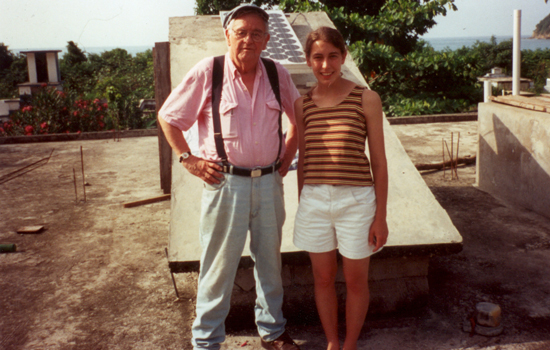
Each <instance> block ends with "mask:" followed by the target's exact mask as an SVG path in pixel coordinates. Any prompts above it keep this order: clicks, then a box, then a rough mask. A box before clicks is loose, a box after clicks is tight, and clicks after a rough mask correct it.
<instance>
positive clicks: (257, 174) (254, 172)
mask: <svg viewBox="0 0 550 350" xmlns="http://www.w3.org/2000/svg"><path fill="white" fill-rule="evenodd" d="M260 176H262V169H261V168H256V169H252V170H250V177H260Z"/></svg>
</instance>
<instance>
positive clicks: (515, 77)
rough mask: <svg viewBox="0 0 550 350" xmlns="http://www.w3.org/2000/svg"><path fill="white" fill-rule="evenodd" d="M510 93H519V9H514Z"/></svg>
mask: <svg viewBox="0 0 550 350" xmlns="http://www.w3.org/2000/svg"><path fill="white" fill-rule="evenodd" d="M512 52H513V62H512V95H519V88H520V77H521V10H514V42H513V51H512Z"/></svg>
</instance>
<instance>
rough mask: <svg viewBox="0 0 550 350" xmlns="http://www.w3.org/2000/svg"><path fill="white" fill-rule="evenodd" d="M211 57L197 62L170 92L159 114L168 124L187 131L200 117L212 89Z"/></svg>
mask: <svg viewBox="0 0 550 350" xmlns="http://www.w3.org/2000/svg"><path fill="white" fill-rule="evenodd" d="M211 70H212V58H207V59H203V60H202V61H200V62H199V63H197V64H196V65H195V66H194V67H193V68H192V69H191V70H190V71H189V72H188V73H187V74H186V75H185V77H184V78H183V81H182V82H181V83H180V84H179V85H178V86H177V87H176V88H175V89H174V90H172V92H171V93H170V95H169V96H168V98H167V99H166V101H165V102H164V104H163V105H162V108H161V109H160V110H159V116H160V117H161V118H162V119H164V120H165V121H166V122H167V123H169V124H170V125H173V126H175V127H177V128H178V129H180V130H182V131H187V130H189V128H191V126H192V125H193V124H194V123H195V122H196V121H197V119H198V118H199V117H200V115H201V113H202V111H203V110H204V107H205V106H206V104H207V101H208V99H210V98H211V97H210V95H211V90H212V78H211V76H212V73H211Z"/></svg>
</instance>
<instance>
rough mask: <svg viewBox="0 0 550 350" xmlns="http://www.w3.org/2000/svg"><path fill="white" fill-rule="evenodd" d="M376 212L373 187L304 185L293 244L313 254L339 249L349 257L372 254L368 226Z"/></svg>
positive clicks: (361, 257)
mask: <svg viewBox="0 0 550 350" xmlns="http://www.w3.org/2000/svg"><path fill="white" fill-rule="evenodd" d="M375 212H376V195H375V193H374V187H373V186H337V185H304V188H303V189H302V194H301V196H300V205H299V206H298V212H297V213H296V221H295V222H294V245H295V246H296V247H298V248H300V249H303V250H305V251H308V252H312V253H324V252H329V251H332V250H334V249H336V248H338V251H339V252H340V254H342V255H343V256H344V257H346V258H348V259H364V258H366V257H369V256H371V255H372V254H373V249H374V246H371V245H369V229H370V226H371V224H372V222H373V221H374V214H375Z"/></svg>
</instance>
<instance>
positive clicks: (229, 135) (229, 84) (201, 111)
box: [159, 54, 300, 168]
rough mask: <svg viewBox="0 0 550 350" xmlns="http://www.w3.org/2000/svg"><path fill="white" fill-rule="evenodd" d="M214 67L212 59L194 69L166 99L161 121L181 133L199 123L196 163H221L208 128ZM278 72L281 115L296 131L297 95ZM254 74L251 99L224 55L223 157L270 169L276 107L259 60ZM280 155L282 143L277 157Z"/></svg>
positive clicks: (276, 144) (238, 163)
mask: <svg viewBox="0 0 550 350" xmlns="http://www.w3.org/2000/svg"><path fill="white" fill-rule="evenodd" d="M213 62H214V59H213V57H209V58H205V59H203V60H201V61H200V62H199V63H197V64H196V65H195V66H194V67H193V68H192V69H191V70H190V71H189V72H188V73H187V74H186V75H185V77H184V78H183V81H182V82H181V83H180V84H179V85H178V86H177V87H176V88H175V89H174V90H173V91H172V93H171V94H170V96H169V97H168V99H166V102H164V104H163V106H162V108H161V109H160V111H159V115H160V116H161V117H162V118H163V119H164V120H165V121H166V122H168V123H169V124H171V125H173V126H175V127H177V128H178V129H180V130H182V131H186V130H189V128H191V126H192V125H193V124H194V123H195V122H197V123H198V133H199V135H198V136H199V153H200V157H201V158H203V159H206V160H211V161H219V160H221V159H220V158H219V157H218V152H217V151H216V144H215V142H214V129H213V126H212V66H213ZM276 67H277V72H278V73H279V88H280V92H281V102H282V105H283V111H284V112H285V113H286V115H287V116H288V119H289V122H290V123H291V124H293V125H295V124H296V122H295V118H294V101H295V100H296V99H298V97H300V94H299V92H298V90H297V89H296V87H295V86H294V83H293V82H292V79H291V78H290V74H289V73H288V71H287V70H286V69H285V68H284V67H283V66H282V65H280V64H279V63H277V62H276ZM258 68H259V69H256V77H255V80H254V91H253V93H252V96H251V95H250V94H249V93H248V90H247V89H246V86H245V85H244V83H243V82H242V80H241V78H240V74H239V72H238V71H237V68H236V67H235V65H234V64H233V62H232V61H231V59H230V58H229V54H226V55H225V67H224V72H225V73H224V78H223V91H222V98H221V102H220V120H221V127H222V134H223V138H224V145H225V151H226V153H227V156H228V160H229V162H230V163H231V164H233V165H235V166H239V167H245V168H254V167H258V166H267V165H270V164H271V163H273V162H274V161H275V159H276V156H277V150H278V149H279V137H278V128H279V122H278V118H279V103H278V102H277V99H276V97H275V94H274V93H273V91H272V89H271V85H270V83H269V78H268V76H267V72H266V70H265V67H264V65H263V63H262V62H261V60H260V62H259V63H258ZM283 131H284V130H283ZM284 151H285V146H284V141H283V144H282V147H281V154H280V156H281V157H282V155H283V154H284Z"/></svg>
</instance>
